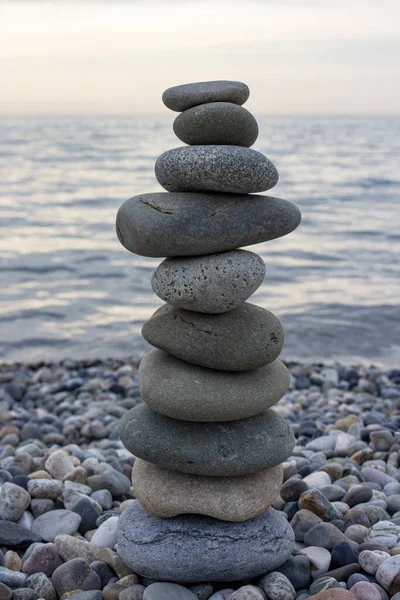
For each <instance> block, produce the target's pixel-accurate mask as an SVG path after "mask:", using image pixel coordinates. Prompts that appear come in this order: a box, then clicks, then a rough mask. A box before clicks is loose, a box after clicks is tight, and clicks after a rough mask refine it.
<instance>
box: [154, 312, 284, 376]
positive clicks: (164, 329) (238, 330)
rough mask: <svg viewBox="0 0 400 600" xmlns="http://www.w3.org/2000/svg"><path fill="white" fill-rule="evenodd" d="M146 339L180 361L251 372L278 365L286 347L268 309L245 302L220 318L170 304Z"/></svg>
mask: <svg viewBox="0 0 400 600" xmlns="http://www.w3.org/2000/svg"><path fill="white" fill-rule="evenodd" d="M142 335H143V337H144V338H145V340H147V341H148V342H149V343H150V344H152V345H153V346H155V347H156V348H160V350H164V351H165V352H168V353H169V354H172V355H173V356H176V357H177V358H180V359H182V360H185V361H187V362H190V363H193V364H195V365H200V366H202V367H208V368H209V369H220V370H222V371H249V370H251V369H256V368H257V367H262V366H263V365H266V364H268V363H270V362H272V361H274V360H275V359H276V358H277V357H278V356H279V354H280V352H281V350H282V346H283V329H282V325H281V323H280V321H279V319H277V317H275V315H273V314H272V313H271V312H269V311H268V310H266V309H264V308H261V307H260V306H256V305H255V304H250V303H249V302H245V303H244V304H242V305H241V306H239V307H238V308H235V309H233V310H230V311H229V312H226V313H221V314H219V315H210V314H205V313H197V312H192V311H188V310H184V309H182V308H174V307H173V306H170V305H169V304H165V305H164V306H162V307H161V308H159V309H158V310H156V312H155V313H154V314H153V315H152V317H151V318H150V319H149V320H148V321H146V323H145V324H144V325H143V327H142Z"/></svg>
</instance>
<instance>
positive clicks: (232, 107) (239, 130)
mask: <svg viewBox="0 0 400 600" xmlns="http://www.w3.org/2000/svg"><path fill="white" fill-rule="evenodd" d="M173 129H174V132H175V135H176V136H177V137H178V138H179V139H180V140H182V142H184V143H185V144H191V145H202V144H216V145H220V144H228V145H231V146H245V147H247V148H249V147H250V146H252V145H253V144H254V142H255V141H256V139H257V137H258V125H257V121H256V120H255V118H254V117H253V115H252V114H251V113H250V112H249V111H248V110H246V109H245V108H242V107H241V106H238V105H237V104H233V103H232V102H210V103H207V104H200V105H198V106H194V107H192V108H189V109H188V110H185V111H184V112H183V113H182V114H180V115H179V116H178V117H176V119H175V121H174V123H173Z"/></svg>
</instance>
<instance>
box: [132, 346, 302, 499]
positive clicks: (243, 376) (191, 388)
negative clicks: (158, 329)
mask: <svg viewBox="0 0 400 600" xmlns="http://www.w3.org/2000/svg"><path fill="white" fill-rule="evenodd" d="M289 383H290V373H289V371H288V369H287V368H286V367H285V365H284V364H283V363H282V362H281V361H280V360H275V361H274V362H272V363H270V364H268V365H265V366H263V367H259V368H258V369H253V370H251V371H236V372H231V371H218V370H216V369H207V368H205V367H199V366H197V365H192V364H190V363H188V362H186V361H183V360H180V359H179V358H175V357H174V356H172V355H171V354H168V353H166V352H162V351H161V350H152V351H151V352H150V353H149V354H147V355H146V356H145V357H144V358H143V359H142V361H141V363H140V368H139V389H140V396H141V398H142V400H143V402H145V403H146V404H147V405H148V406H150V408H152V409H153V410H155V411H157V412H159V413H161V414H163V415H166V416H167V417H171V418H172V419H182V420H184V421H197V422H212V421H217V422H218V421H234V420H237V419H245V418H247V417H252V416H254V415H257V414H258V413H260V412H265V411H266V410H267V409H268V408H270V407H271V406H273V405H274V404H276V403H277V402H278V401H279V400H280V399H281V398H282V397H283V396H284V394H285V393H286V392H287V390H288V388H289ZM298 481H299V480H298ZM301 483H302V482H301V481H300V485H301ZM303 485H304V489H307V486H306V484H303ZM304 489H301V491H304ZM299 493H301V492H299Z"/></svg>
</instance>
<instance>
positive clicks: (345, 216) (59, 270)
mask: <svg viewBox="0 0 400 600" xmlns="http://www.w3.org/2000/svg"><path fill="white" fill-rule="evenodd" d="M173 118H174V116H173V115H172V114H171V116H167V117H140V118H134V117H129V118H128V117H126V118H119V117H115V118H113V117H104V118H100V117H96V118H94V117H64V118H34V117H26V118H25V117H23V118H22V117H18V118H7V119H6V118H4V117H2V118H0V228H1V236H0V273H1V290H2V294H1V298H0V361H2V360H3V361H4V360H7V361H13V360H16V361H22V360H24V361H25V360H36V359H41V358H44V359H59V358H63V357H72V358H85V357H107V356H115V357H117V356H127V355H140V354H143V352H144V351H145V350H147V348H148V347H147V345H146V343H145V342H144V341H143V340H142V339H141V336H140V327H141V325H142V323H143V321H144V320H146V319H147V318H148V317H150V315H151V314H152V313H153V312H154V310H155V309H156V308H157V307H158V306H159V305H160V304H161V301H160V300H159V299H158V298H157V297H156V296H155V294H154V293H153V292H152V290H151V286H150V279H151V275H152V271H153V270H154V268H155V267H156V265H157V264H158V263H159V262H160V260H159V259H150V258H143V257H139V256H135V255H133V254H130V253H129V252H128V251H126V250H125V249H124V248H123V247H122V246H121V245H120V244H119V242H118V240H117V238H116V235H115V229H114V227H115V216H116V213H117V210H118V208H119V206H120V205H121V204H122V202H123V201H125V200H126V199H128V198H129V197H131V196H133V195H135V194H139V193H142V192H151V191H160V190H161V188H160V186H159V185H158V183H157V181H156V179H155V177H154V173H153V166H154V162H155V160H156V158H157V157H158V156H159V155H160V154H161V153H162V152H164V151H165V150H167V149H169V148H172V147H175V146H179V145H181V144H180V142H179V140H177V138H175V136H174V134H173V132H172V120H173ZM258 120H259V124H260V131H261V134H260V137H259V139H258V140H257V142H256V144H255V146H254V148H255V149H256V150H259V151H261V152H263V153H264V154H266V155H267V156H268V157H269V158H270V159H271V160H272V161H273V162H274V163H275V165H276V166H277V168H278V170H279V172H280V182H279V184H278V185H277V186H276V187H275V188H274V189H273V190H271V191H270V192H269V193H270V194H271V195H275V196H278V197H281V198H285V199H287V200H291V201H293V202H295V203H296V204H297V205H298V206H299V208H300V210H301V211H302V213H303V222H302V224H301V226H300V227H299V229H298V230H296V231H295V232H294V233H292V234H291V235H289V236H287V237H285V238H282V239H278V240H274V241H271V242H267V243H265V244H260V245H258V246H254V247H252V249H253V250H255V251H256V252H258V253H259V254H261V255H262V257H263V259H264V260H265V262H266V265H267V274H266V278H265V282H264V284H263V285H262V286H261V288H260V289H259V290H258V291H257V292H256V294H255V295H254V296H253V297H252V299H251V301H252V302H255V303H256V304H260V305H262V306H264V307H265V308H268V309H269V310H271V311H272V312H274V313H275V314H276V315H277V316H278V317H279V318H280V319H281V321H282V323H283V325H284V327H285V333H286V342H285V349H284V352H283V356H284V357H285V358H287V359H291V358H293V359H299V360H310V359H311V360H322V359H324V360H327V361H334V360H343V361H346V362H349V361H353V362H359V361H361V362H364V363H371V362H374V363H383V364H386V365H388V366H398V365H399V363H400V308H399V297H400V277H399V275H400V260H399V256H400V203H399V201H400V169H399V156H400V119H397V118H384V117H382V118H379V117H371V118H350V117H349V118H307V117H262V118H259V119H258Z"/></svg>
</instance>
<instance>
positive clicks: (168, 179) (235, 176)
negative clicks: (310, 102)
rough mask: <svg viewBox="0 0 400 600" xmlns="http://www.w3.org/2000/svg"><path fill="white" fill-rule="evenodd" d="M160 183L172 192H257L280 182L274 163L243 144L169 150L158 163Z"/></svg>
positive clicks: (157, 176)
mask: <svg viewBox="0 0 400 600" xmlns="http://www.w3.org/2000/svg"><path fill="white" fill-rule="evenodd" d="M155 174H156V178H157V181H158V183H159V184H160V185H161V186H162V187H163V188H164V189H165V190H167V191H168V192H223V193H230V194H254V193H256V192H265V191H266V190H269V189H271V188H273V187H274V185H276V184H277V183H278V179H279V174H278V171H277V169H276V167H275V166H274V165H273V164H272V162H271V161H270V160H269V159H268V158H267V157H266V156H264V154H261V152H257V151H256V150H251V149H250V148H244V147H243V146H224V145H218V146H213V145H206V146H180V147H179V148H172V149H171V150H167V151H166V152H164V153H163V154H161V156H159V157H158V159H157V160H156V164H155Z"/></svg>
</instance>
